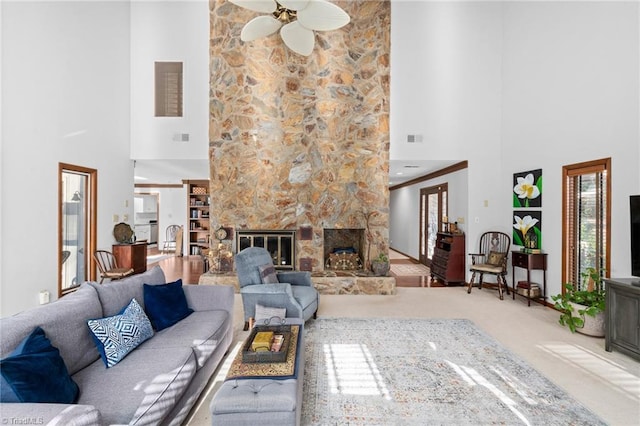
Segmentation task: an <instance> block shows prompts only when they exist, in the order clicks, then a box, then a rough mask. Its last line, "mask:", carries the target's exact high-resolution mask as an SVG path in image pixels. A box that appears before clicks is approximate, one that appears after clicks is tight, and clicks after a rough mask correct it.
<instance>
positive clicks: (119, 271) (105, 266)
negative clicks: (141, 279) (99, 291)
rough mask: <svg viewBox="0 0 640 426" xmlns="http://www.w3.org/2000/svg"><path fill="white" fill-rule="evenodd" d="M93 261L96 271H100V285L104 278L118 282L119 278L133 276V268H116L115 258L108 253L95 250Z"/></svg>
mask: <svg viewBox="0 0 640 426" xmlns="http://www.w3.org/2000/svg"><path fill="white" fill-rule="evenodd" d="M93 259H94V260H95V261H96V264H97V265H98V270H99V271H100V284H102V282H103V281H104V279H105V278H109V279H111V280H119V279H120V278H124V277H128V276H129V275H133V268H128V269H127V268H119V267H118V262H117V261H116V257H115V256H114V255H113V253H111V252H110V251H107V250H96V252H95V253H93Z"/></svg>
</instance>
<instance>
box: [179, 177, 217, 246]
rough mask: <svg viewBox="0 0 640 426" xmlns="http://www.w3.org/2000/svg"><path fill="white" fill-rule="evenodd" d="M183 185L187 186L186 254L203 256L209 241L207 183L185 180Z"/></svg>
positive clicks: (209, 200) (205, 181)
mask: <svg viewBox="0 0 640 426" xmlns="http://www.w3.org/2000/svg"><path fill="white" fill-rule="evenodd" d="M184 183H185V184H186V185H187V223H188V228H189V231H188V234H187V235H188V238H187V244H188V253H189V254H190V255H205V254H206V251H207V250H208V249H209V245H210V241H211V237H210V228H211V226H210V223H209V206H210V204H211V197H210V195H209V181H208V180H187V181H185V182H184Z"/></svg>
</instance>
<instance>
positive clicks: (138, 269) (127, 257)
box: [111, 243, 147, 274]
mask: <svg viewBox="0 0 640 426" xmlns="http://www.w3.org/2000/svg"><path fill="white" fill-rule="evenodd" d="M111 250H112V251H113V255H114V256H115V258H116V262H118V267H120V268H127V269H128V268H132V269H133V273H134V274H140V273H142V272H144V271H146V270H147V244H146V243H135V244H114V245H113V246H111Z"/></svg>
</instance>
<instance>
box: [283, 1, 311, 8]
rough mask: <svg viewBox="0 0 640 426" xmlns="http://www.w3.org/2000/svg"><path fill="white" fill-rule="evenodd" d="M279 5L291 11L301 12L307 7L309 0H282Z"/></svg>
mask: <svg viewBox="0 0 640 426" xmlns="http://www.w3.org/2000/svg"><path fill="white" fill-rule="evenodd" d="M278 3H280V5H281V6H284V7H285V8H287V9H289V10H301V9H304V8H305V7H307V4H309V0H280V1H279V2H278Z"/></svg>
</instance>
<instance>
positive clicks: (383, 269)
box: [371, 252, 390, 277]
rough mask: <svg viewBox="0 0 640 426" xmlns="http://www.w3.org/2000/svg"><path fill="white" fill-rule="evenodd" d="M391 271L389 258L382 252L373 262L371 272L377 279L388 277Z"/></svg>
mask: <svg viewBox="0 0 640 426" xmlns="http://www.w3.org/2000/svg"><path fill="white" fill-rule="evenodd" d="M389 269H390V265H389V257H388V256H387V255H386V254H384V253H382V252H380V254H379V255H378V257H376V258H375V259H373V260H372V261H371V270H372V271H373V275H375V276H376V277H383V276H386V275H387V273H388V272H389Z"/></svg>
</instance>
